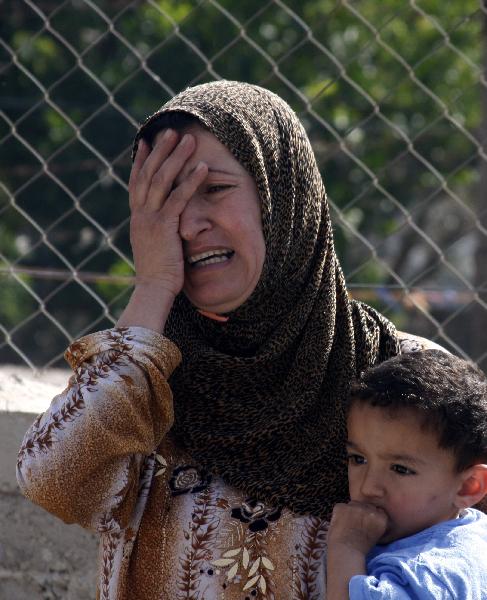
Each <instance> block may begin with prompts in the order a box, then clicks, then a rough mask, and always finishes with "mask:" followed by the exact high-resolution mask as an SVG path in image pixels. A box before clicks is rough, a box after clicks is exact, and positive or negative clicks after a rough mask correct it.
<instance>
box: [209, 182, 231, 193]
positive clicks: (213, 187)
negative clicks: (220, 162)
mask: <svg viewBox="0 0 487 600" xmlns="http://www.w3.org/2000/svg"><path fill="white" fill-rule="evenodd" d="M230 187H231V186H230V185H223V184H222V185H209V186H208V187H207V188H206V193H207V194H217V193H218V192H223V190H227V189H228V188H230Z"/></svg>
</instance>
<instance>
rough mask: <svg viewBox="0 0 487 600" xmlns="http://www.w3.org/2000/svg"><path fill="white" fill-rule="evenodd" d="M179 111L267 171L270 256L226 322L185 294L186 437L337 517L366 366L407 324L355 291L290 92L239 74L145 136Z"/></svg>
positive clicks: (177, 337)
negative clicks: (349, 408)
mask: <svg viewBox="0 0 487 600" xmlns="http://www.w3.org/2000/svg"><path fill="white" fill-rule="evenodd" d="M174 111H177V112H183V113H189V114H191V115H193V116H194V117H196V118H197V119H199V121H200V122H201V123H202V124H203V125H204V126H205V127H206V128H207V129H209V130H210V131H211V132H212V133H213V134H214V135H215V137H216V138H217V139H218V140H219V141H220V142H221V143H222V144H224V145H225V146H226V147H227V148H228V149H229V150H230V151H231V152H232V153H233V155H234V156H235V157H236V158H237V160H238V161H239V162H240V163H241V164H242V165H243V166H244V167H245V168H246V169H247V170H248V171H249V173H250V174H251V175H252V176H253V178H254V179H255V182H256V184H257V188H258V191H259V195H260V200H261V203H262V223H263V231H264V239H265V243H266V259H265V263H264V268H263V273H262V276H261V279H260V281H259V283H258V285H257V287H256V289H255V290H254V292H253V294H252V295H251V297H250V298H249V299H248V300H247V301H246V302H245V303H244V304H243V305H242V306H240V307H239V308H237V309H236V310H235V311H233V312H231V313H229V317H230V318H229V320H228V321H227V322H225V323H221V322H215V321H213V320H210V319H208V318H206V317H204V316H202V315H201V314H199V313H198V312H197V310H196V309H195V308H194V307H193V306H192V305H191V304H190V303H189V301H188V300H187V299H186V297H185V296H184V294H180V295H179V296H178V298H177V299H176V302H175V304H174V307H173V309H172V311H171V314H170V318H169V321H168V323H167V327H166V332H165V333H166V334H167V336H168V337H169V338H170V339H172V340H173V341H174V342H175V343H176V344H177V345H178V346H179V348H180V350H181V352H182V356H183V361H182V364H181V366H180V367H179V368H178V369H177V370H176V371H175V372H174V374H173V375H172V377H171V379H170V384H171V388H172V391H173V394H174V407H175V424H174V427H173V430H172V435H173V436H174V437H175V439H176V441H177V443H178V444H179V445H181V446H183V447H184V448H185V449H187V450H188V451H189V452H190V453H191V455H192V456H193V457H194V458H195V461H197V462H198V463H199V464H200V465H201V466H202V467H203V468H204V469H207V470H208V471H211V472H212V473H218V474H219V475H220V476H222V477H223V479H224V480H225V481H226V482H228V483H230V484H233V485H235V486H237V487H238V488H240V489H242V490H244V491H245V492H246V493H247V494H248V495H249V496H251V497H254V498H258V499H260V500H263V501H266V502H268V503H271V504H273V505H285V506H287V507H289V508H291V509H292V510H293V511H295V512H298V513H307V512H310V513H313V514H314V515H317V516H322V517H326V516H328V515H329V513H330V510H331V508H332V506H333V504H334V503H335V502H337V501H343V500H345V499H346V498H347V496H348V494H347V489H348V486H347V470H346V458H345V449H344V441H345V439H346V427H345V416H344V399H345V397H346V395H347V392H348V390H349V386H350V383H351V380H352V379H353V378H354V377H355V376H356V375H357V374H358V373H359V372H361V371H363V370H364V369H365V368H366V367H368V366H371V365H374V364H376V363H378V362H380V361H382V360H384V359H386V358H388V357H390V356H394V355H396V354H398V353H399V342H398V339H397V335H396V331H395V328H394V326H393V325H392V324H391V323H390V322H389V321H387V320H386V319H385V318H384V317H382V316H381V315H380V314H379V313H377V312H376V311H375V310H373V309H372V308H370V307H368V306H366V305H364V304H361V303H359V302H356V301H353V300H350V299H349V297H348V294H347V290H346V287H345V281H344V278H343V274H342V271H341V268H340V265H339V262H338V259H337V257H336V255H335V250H334V246H333V234H332V226H331V222H330V217H329V209H328V203H327V200H326V194H325V189H324V186H323V182H322V180H321V176H320V173H319V171H318V168H317V165H316V161H315V157H314V154H313V151H312V148H311V145H310V142H309V140H308V137H307V135H306V133H305V131H304V129H303V127H302V125H301V123H300V121H299V120H298V118H297V116H296V115H295V113H294V112H293V111H292V109H291V108H290V107H289V106H288V105H287V104H286V103H285V102H284V101H283V100H282V99H281V98H279V97H278V96H276V95H275V94H273V93H271V92H269V91H268V90H265V89H263V88H261V87H258V86H255V85H249V84H246V83H239V82H233V81H218V82H213V83H208V84H203V85H199V86H196V87H193V88H189V89H187V90H185V91H183V92H181V93H180V94H178V95H177V96H176V97H175V98H173V99H172V100H170V101H169V102H168V103H167V104H165V105H164V106H163V107H162V108H161V109H160V110H159V111H158V112H157V113H155V114H154V115H152V116H151V117H150V118H149V119H148V120H147V121H146V122H145V123H144V125H143V126H142V127H141V129H140V130H139V132H138V134H137V137H136V140H135V146H136V145H137V142H138V140H139V139H140V137H143V136H146V135H147V136H148V134H149V131H150V130H151V129H152V130H153V129H154V127H157V126H158V125H160V124H161V125H162V124H163V123H164V117H163V115H164V113H168V112H174Z"/></svg>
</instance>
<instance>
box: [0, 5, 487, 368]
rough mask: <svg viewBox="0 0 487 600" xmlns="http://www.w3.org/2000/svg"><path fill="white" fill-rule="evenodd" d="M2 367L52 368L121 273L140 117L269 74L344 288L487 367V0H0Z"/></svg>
mask: <svg viewBox="0 0 487 600" xmlns="http://www.w3.org/2000/svg"><path fill="white" fill-rule="evenodd" d="M0 13H1V15H2V18H1V25H0V28H1V35H0V91H1V93H0V148H1V150H0V151H1V161H0V363H5V364H6V363H22V364H25V365H28V366H29V367H31V368H32V369H38V368H43V367H51V366H60V365H62V355H63V351H64V349H65V347H66V346H67V344H68V343H69V342H70V341H71V340H73V339H74V338H76V337H78V336H80V335H83V334H85V333H87V332H90V331H93V330H96V329H101V328H104V327H109V326H112V325H113V323H114V322H115V321H116V319H117V316H118V314H119V313H120V311H121V309H122V308H123V306H124V304H125V303H126V302H127V300H128V297H129V294H130V290H131V285H132V282H133V264H132V261H131V254H130V246H129V240H128V216H129V213H128V202H127V181H128V174H129V171H130V146H131V140H132V137H133V135H134V132H135V130H136V127H137V125H138V124H139V123H140V122H141V121H142V120H143V119H144V118H145V117H146V116H147V115H148V114H150V113H151V112H153V111H154V110H156V109H157V108H158V107H159V106H160V105H162V104H163V103H164V102H165V101H166V100H167V99H169V98H170V97H172V96H173V95H174V94H175V93H177V92H178V91H179V90H181V89H183V88H184V87H186V86H188V85H194V84H197V83H201V82H204V81H210V80H213V79H221V78H226V79H240V80H245V81H249V82H252V83H257V84H260V85H263V86H265V87H268V88H270V89H271V90H273V91H275V92H276V93H278V94H280V95H281V96H282V97H284V99H285V100H287V101H288V102H289V103H290V104H291V105H292V106H293V108H294V109H295V110H296V112H297V113H298V115H299V117H300V118H301V120H302V121H303V123H304V125H305V127H306V129H307V131H308V133H309V136H310V139H311V141H312V144H313V147H314V149H315V152H316V156H317V160H318V164H319V166H320V169H321V172H322V175H323V178H324V181H325V184H326V187H327V191H328V194H329V198H330V202H331V206H332V217H333V219H334V223H335V236H336V244H337V250H338V253H339V255H340V258H341V261H342V266H343V268H344V271H345V275H346V278H347V281H348V285H349V289H350V292H351V294H352V295H353V296H354V297H356V298H359V299H362V300H365V301H366V302H368V303H370V304H372V305H374V306H376V307H377V308H379V309H380V310H381V311H382V312H384V313H385V314H387V315H388V316H389V317H390V318H392V319H393V320H394V322H395V323H396V324H397V325H398V326H399V328H401V329H404V330H408V331H411V332H413V333H417V334H420V335H424V336H426V337H429V338H431V339H433V340H435V341H437V342H438V343H440V344H442V345H444V346H445V347H447V348H448V349H450V350H452V351H453V352H455V353H457V354H459V355H461V356H464V357H469V358H471V359H473V360H475V361H476V362H478V364H480V365H481V366H482V367H483V368H484V369H485V368H486V367H487V340H486V337H487V210H486V209H487V206H486V201H485V189H486V186H487V176H486V173H487V156H486V143H485V141H486V136H487V125H486V119H487V110H486V108H487V100H486V98H487V95H486V88H487V86H486V51H485V39H486V27H485V24H486V19H487V9H486V6H485V4H484V2H480V3H479V2H478V0H464V1H462V2H450V3H447V2H443V1H440V0H423V1H420V0H409V1H406V0H384V1H381V2H378V1H377V0H357V1H353V0H341V1H337V0H299V1H298V0H286V1H283V0H269V1H265V0H264V1H263V0H258V1H257V0H248V1H246V2H237V1H236V0H218V1H217V0H158V1H156V0H146V1H136V2H122V1H119V0H112V1H108V0H106V1H104V0H98V1H96V2H95V1H94V0H69V1H64V2H63V1H54V0H37V1H32V0H12V1H11V2H8V1H5V0H4V1H3V2H2V1H1V0H0Z"/></svg>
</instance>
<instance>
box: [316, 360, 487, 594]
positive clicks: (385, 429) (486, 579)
mask: <svg viewBox="0 0 487 600" xmlns="http://www.w3.org/2000/svg"><path fill="white" fill-rule="evenodd" d="M347 426H348V441H347V452H348V476H349V488H350V490H349V491H350V498H351V501H350V503H349V504H337V505H336V506H335V508H334V510H333V516H332V519H331V524H330V529H329V532H328V559H327V561H328V564H327V600H349V599H350V600H362V599H367V600H373V599H381V600H384V599H390V600H392V599H394V600H409V599H415V600H422V599H445V600H446V599H452V600H453V599H458V600H482V599H483V600H486V599H487V516H486V515H484V514H483V513H482V512H480V511H478V510H476V509H474V508H471V507H472V506H473V505H474V504H477V503H478V502H480V501H481V500H482V498H483V497H484V495H485V494H486V493H487V379H486V377H485V375H484V374H483V373H482V372H481V371H480V370H479V369H477V368H476V367H474V366H473V365H471V364H470V363H468V362H466V361H464V360H461V359H460V358H457V357H455V356H453V355H450V354H447V353H446V352H442V351H439V350H425V351H422V352H413V353H410V354H403V355H400V356H396V357H395V358H393V359H390V360H388V361H385V362H383V363H381V364H380V365H378V366H376V367H374V368H372V369H370V370H368V371H367V372H366V373H365V374H364V375H363V376H362V377H361V379H360V380H359V381H358V382H357V383H356V384H355V385H354V386H353V388H352V394H351V398H350V404H349V410H348V420H347Z"/></svg>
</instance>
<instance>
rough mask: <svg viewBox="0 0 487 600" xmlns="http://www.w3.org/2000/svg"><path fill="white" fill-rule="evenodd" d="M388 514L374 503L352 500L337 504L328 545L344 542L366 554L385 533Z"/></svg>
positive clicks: (345, 544) (329, 531) (332, 518)
mask: <svg viewBox="0 0 487 600" xmlns="http://www.w3.org/2000/svg"><path fill="white" fill-rule="evenodd" d="M386 526H387V515H386V513H385V512H384V511H383V510H382V509H380V508H376V507H375V506H373V505H372V504H365V503H362V502H355V501H353V500H352V501H351V502H349V503H348V504H336V505H335V507H334V508H333V515H332V517H331V522H330V528H329V530H328V547H331V546H332V545H335V544H342V545H344V546H347V547H348V548H351V549H353V550H357V551H358V552H361V553H363V554H364V555H365V554H367V553H368V552H369V550H370V549H371V548H372V547H373V546H375V545H376V544H377V542H378V541H379V540H380V538H381V537H382V536H383V535H384V533H385V531H386Z"/></svg>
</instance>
